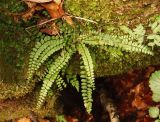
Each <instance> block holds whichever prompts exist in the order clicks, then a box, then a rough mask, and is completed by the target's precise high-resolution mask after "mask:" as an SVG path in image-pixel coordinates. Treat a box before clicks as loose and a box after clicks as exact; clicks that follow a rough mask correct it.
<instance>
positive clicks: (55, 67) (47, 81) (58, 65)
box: [37, 48, 74, 108]
mask: <svg viewBox="0 0 160 122" xmlns="http://www.w3.org/2000/svg"><path fill="white" fill-rule="evenodd" d="M73 53H74V49H72V48H66V50H63V51H62V53H61V55H60V56H59V57H58V58H57V59H56V60H55V61H54V62H53V63H52V64H51V67H50V68H49V71H48V74H47V75H46V77H45V78H44V80H43V85H42V88H41V91H40V95H39V99H38V103H37V108H40V107H41V106H42V104H43V102H44V99H45V97H46V96H47V92H48V90H49V89H50V87H51V86H52V84H53V82H55V80H56V78H57V76H58V74H59V72H60V71H61V69H62V68H63V67H64V66H65V65H66V64H67V62H68V61H69V59H70V58H71V56H72V54H73Z"/></svg>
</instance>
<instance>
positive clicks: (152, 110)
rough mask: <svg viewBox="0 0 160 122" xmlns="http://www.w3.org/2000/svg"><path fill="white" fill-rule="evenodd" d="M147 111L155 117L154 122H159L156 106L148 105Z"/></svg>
mask: <svg viewBox="0 0 160 122" xmlns="http://www.w3.org/2000/svg"><path fill="white" fill-rule="evenodd" d="M148 113H149V116H150V117H151V118H154V119H156V120H155V122H160V110H159V108H158V107H150V108H149V110H148Z"/></svg>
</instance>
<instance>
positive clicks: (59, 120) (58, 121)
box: [56, 115, 67, 122]
mask: <svg viewBox="0 0 160 122" xmlns="http://www.w3.org/2000/svg"><path fill="white" fill-rule="evenodd" d="M56 122H67V120H66V119H65V116H64V115H57V116H56Z"/></svg>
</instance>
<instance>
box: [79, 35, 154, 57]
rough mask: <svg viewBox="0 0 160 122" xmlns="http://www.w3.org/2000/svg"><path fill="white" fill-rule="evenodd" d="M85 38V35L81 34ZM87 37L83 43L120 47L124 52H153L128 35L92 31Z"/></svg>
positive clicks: (151, 53) (150, 53)
mask: <svg viewBox="0 0 160 122" xmlns="http://www.w3.org/2000/svg"><path fill="white" fill-rule="evenodd" d="M82 36H84V37H85V38H86V36H87V35H82ZM88 36H89V37H88V38H87V39H86V40H84V43H85V44H89V45H96V46H102V47H103V46H111V47H114V48H120V49H121V50H123V51H126V52H137V53H144V54H149V55H153V52H152V51H151V50H150V49H149V48H148V47H147V46H145V45H143V44H140V43H138V42H134V41H133V40H134V38H132V37H131V36H129V35H123V36H116V35H109V34H103V33H97V32H93V33H91V34H90V35H88Z"/></svg>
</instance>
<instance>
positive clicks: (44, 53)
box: [28, 36, 66, 80]
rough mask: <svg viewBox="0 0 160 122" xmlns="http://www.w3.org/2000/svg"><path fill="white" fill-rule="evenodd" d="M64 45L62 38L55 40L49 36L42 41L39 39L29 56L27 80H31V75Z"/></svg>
mask: <svg viewBox="0 0 160 122" xmlns="http://www.w3.org/2000/svg"><path fill="white" fill-rule="evenodd" d="M65 43H66V42H65V40H64V39H63V38H62V39H58V40H56V38H55V37H49V36H46V37H45V38H44V39H41V41H40V42H37V44H36V46H35V48H33V51H32V52H31V54H30V60H29V62H30V63H29V68H28V80H30V79H31V78H32V75H33V73H34V72H35V71H36V70H37V69H38V68H39V67H40V66H41V64H42V63H44V61H46V59H47V58H48V57H49V56H51V55H52V54H53V53H54V52H56V51H58V50H60V49H62V48H63V47H64V46H65Z"/></svg>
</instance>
